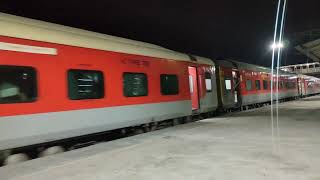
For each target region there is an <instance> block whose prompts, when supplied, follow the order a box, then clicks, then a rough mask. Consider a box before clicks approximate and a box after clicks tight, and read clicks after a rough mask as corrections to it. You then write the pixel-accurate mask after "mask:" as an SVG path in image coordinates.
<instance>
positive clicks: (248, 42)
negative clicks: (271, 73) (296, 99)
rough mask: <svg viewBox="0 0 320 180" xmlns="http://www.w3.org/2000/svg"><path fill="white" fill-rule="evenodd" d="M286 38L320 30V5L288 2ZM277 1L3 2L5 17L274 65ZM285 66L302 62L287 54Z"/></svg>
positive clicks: (292, 40) (292, 53)
mask: <svg viewBox="0 0 320 180" xmlns="http://www.w3.org/2000/svg"><path fill="white" fill-rule="evenodd" d="M288 2H289V4H288V14H287V21H286V38H287V39H288V40H289V41H290V44H291V46H293V45H294V44H295V43H296V39H295V36H294V35H295V34H296V33H298V32H302V31H308V30H311V29H320V10H319V9H320V1H319V0H306V1H298V0H288ZM276 5H277V0H254V1H253V0H250V1H248V0H233V1H231V0H219V1H218V0H210V1H209V0H203V1H199V0H198V1H195V0H193V1H187V0H185V1H180V0H141V1H139V0H134V1H133V0H127V1H120V0H112V1H111V0H105V1H102V0H90V1H84V0H83V1H82V0H77V1H74V0H65V1H57V0H56V1H54V0H51V1H46V0H28V1H21V0H1V1H0V11H1V12H4V13H9V14H14V15H19V16H24V17H29V18H34V19H39V20H44V21H48V22H53V23H58V24H63V25H67V26H72V27H77V28H82V29H87V30H91V31H96V32H101V33H105V34H110V35H115V36H120V37H125V38H130V39H135V40H139V41H145V42H149V43H154V44H157V45H161V46H164V47H167V48H169V49H172V50H176V51H180V52H186V53H190V54H196V55H201V56H206V57H210V58H218V57H224V58H232V59H236V60H239V61H243V62H249V63H254V64H259V65H264V66H269V65H270V59H271V52H270V49H269V44H270V42H272V39H273V29H274V19H275V11H276ZM286 53H287V54H288V55H287V56H286V59H285V62H286V64H293V63H296V62H303V61H305V58H303V57H301V56H297V55H296V54H297V53H296V52H295V51H294V50H293V48H288V50H287V52H286Z"/></svg>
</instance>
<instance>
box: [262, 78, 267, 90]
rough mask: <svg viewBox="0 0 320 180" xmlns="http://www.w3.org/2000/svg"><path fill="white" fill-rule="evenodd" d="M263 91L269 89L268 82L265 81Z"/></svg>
mask: <svg viewBox="0 0 320 180" xmlns="http://www.w3.org/2000/svg"><path fill="white" fill-rule="evenodd" d="M263 89H264V90H267V89H268V81H266V80H263Z"/></svg>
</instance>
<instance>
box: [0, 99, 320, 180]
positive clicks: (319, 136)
mask: <svg viewBox="0 0 320 180" xmlns="http://www.w3.org/2000/svg"><path fill="white" fill-rule="evenodd" d="M279 124H280V134H281V137H280V139H279V143H278V144H279V148H277V146H273V143H272V138H271V129H270V107H263V108H260V109H254V110H250V111H246V112H239V113H231V114H229V115H225V116H223V117H215V118H212V119H207V120H203V121H198V122H194V123H190V124H184V125H180V126H176V127H171V128H167V129H163V130H159V131H155V132H151V133H146V134H142V135H137V136H133V137H129V138H124V139H119V140H115V141H111V142H107V143H101V144H97V145H94V146H90V147H86V148H82V149H78V150H74V151H70V152H66V153H63V154H59V155H55V156H51V157H46V158H40V159H35V160H31V161H28V162H25V163H21V164H18V165H11V166H5V167H1V168H0V180H6V179H16V180H30V179H32V180H89V179H90V180H106V179H108V180H119V179H125V180H144V179H146V180H171V179H172V180H180V179H181V180H215V179H217V180H223V179H228V180H229V179H236V180H239V179H244V180H260V179H266V180H270V179H273V180H275V179H277V180H278V179H279V180H280V179H281V180H286V179H288V180H289V179H290V180H293V179H299V180H301V179H310V180H320V171H319V169H320V96H315V97H311V98H307V99H302V100H298V101H293V102H286V103H283V104H281V105H280V123H279Z"/></svg>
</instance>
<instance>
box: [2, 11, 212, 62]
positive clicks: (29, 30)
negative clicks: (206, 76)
mask: <svg viewBox="0 0 320 180" xmlns="http://www.w3.org/2000/svg"><path fill="white" fill-rule="evenodd" d="M0 27H1V28H0V35H2V36H7V37H15V38H22V39H29V40H34V41H42V42H49V43H56V44H63V45H70V46H77V47H84V48H92V49H98V50H106V51H114V52H120V53H127V54H137V55H142V56H149V57H157V58H163V59H170V60H178V61H191V58H190V57H189V56H188V55H187V54H184V53H180V52H176V51H173V50H170V49H166V48H164V47H161V46H158V45H154V44H150V43H145V42H140V41H135V40H130V39H125V38H121V37H115V36H110V35H106V34H102V33H96V32H91V31H87V30H82V29H78V28H73V27H68V26H63V25H58V24H54V23H48V22H44V21H39V20H34V19H29V18H24V17H19V16H14V15H9V14H5V13H0ZM198 63H202V64H210V65H212V64H213V62H212V61H211V60H209V59H206V58H201V60H200V61H198Z"/></svg>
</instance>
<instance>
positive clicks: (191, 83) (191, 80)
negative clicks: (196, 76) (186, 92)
mask: <svg viewBox="0 0 320 180" xmlns="http://www.w3.org/2000/svg"><path fill="white" fill-rule="evenodd" d="M189 86H190V93H193V78H192V76H191V75H189Z"/></svg>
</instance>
